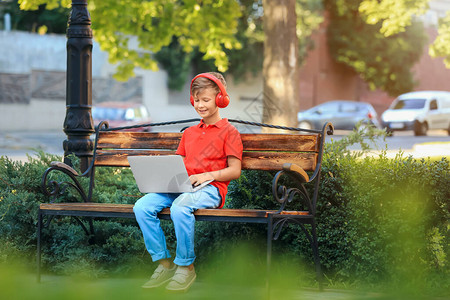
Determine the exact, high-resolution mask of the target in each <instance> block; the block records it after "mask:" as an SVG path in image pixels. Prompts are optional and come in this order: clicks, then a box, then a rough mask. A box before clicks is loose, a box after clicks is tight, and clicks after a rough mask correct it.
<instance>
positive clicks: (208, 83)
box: [191, 72, 227, 97]
mask: <svg viewBox="0 0 450 300" xmlns="http://www.w3.org/2000/svg"><path fill="white" fill-rule="evenodd" d="M208 74H211V75H212V76H214V77H216V78H217V79H218V80H219V81H220V82H221V83H222V85H223V87H224V88H225V89H226V88H227V83H226V81H225V78H224V77H223V75H222V74H220V73H218V72H208ZM207 88H211V89H214V90H215V91H216V95H217V94H218V93H220V89H219V87H218V86H217V84H216V83H215V82H214V81H212V80H210V79H208V78H205V77H199V78H197V79H195V80H194V82H193V83H192V87H191V95H192V96H194V97H196V96H197V94H198V93H200V92H201V91H203V90H204V89H207Z"/></svg>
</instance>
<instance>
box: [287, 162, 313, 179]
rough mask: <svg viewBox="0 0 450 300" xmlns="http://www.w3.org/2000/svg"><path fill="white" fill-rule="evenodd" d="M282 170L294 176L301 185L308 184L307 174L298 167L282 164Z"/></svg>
mask: <svg viewBox="0 0 450 300" xmlns="http://www.w3.org/2000/svg"><path fill="white" fill-rule="evenodd" d="M283 170H285V171H286V172H290V173H291V174H292V175H294V177H295V178H297V179H298V180H300V182H301V183H305V182H309V176H308V174H307V173H306V172H305V170H303V168H302V167H300V166H299V165H296V164H291V163H285V164H283Z"/></svg>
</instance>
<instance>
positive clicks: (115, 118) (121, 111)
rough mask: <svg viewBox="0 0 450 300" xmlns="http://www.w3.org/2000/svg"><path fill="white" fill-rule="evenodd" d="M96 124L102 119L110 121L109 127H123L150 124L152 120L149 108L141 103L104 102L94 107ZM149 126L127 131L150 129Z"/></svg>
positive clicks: (93, 112) (93, 115) (93, 114)
mask: <svg viewBox="0 0 450 300" xmlns="http://www.w3.org/2000/svg"><path fill="white" fill-rule="evenodd" d="M92 119H93V120H94V124H95V126H98V124H99V123H100V121H108V123H109V127H110V128H112V127H123V126H133V125H141V124H148V123H150V122H151V119H150V117H149V113H148V110H147V108H146V107H145V106H144V105H143V104H141V103H129V102H102V103H99V104H96V105H94V106H93V107H92ZM149 130H150V129H149V127H139V128H133V129H126V131H149Z"/></svg>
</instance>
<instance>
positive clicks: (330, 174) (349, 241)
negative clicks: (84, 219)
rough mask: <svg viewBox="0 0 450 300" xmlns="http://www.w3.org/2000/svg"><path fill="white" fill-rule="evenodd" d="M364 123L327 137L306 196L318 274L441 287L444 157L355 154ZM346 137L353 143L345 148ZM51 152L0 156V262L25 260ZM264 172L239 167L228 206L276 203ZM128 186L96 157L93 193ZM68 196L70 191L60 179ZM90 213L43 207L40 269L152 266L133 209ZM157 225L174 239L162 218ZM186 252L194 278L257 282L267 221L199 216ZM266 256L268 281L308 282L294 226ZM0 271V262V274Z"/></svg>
mask: <svg viewBox="0 0 450 300" xmlns="http://www.w3.org/2000/svg"><path fill="white" fill-rule="evenodd" d="M373 134H374V133H373V132H372V131H371V130H369V131H367V130H365V131H362V130H361V131H354V132H353V133H352V134H351V135H349V136H347V137H346V138H344V139H342V140H339V141H332V142H330V143H327V145H326V151H325V156H324V164H323V169H322V181H321V188H320V195H319V202H318V204H317V218H318V235H319V248H320V255H321V262H322V267H323V269H324V273H325V278H326V284H327V285H328V286H329V287H333V288H351V289H355V290H359V289H364V290H371V291H377V292H380V291H384V292H386V293H388V294H389V293H398V292H402V293H407V294H408V295H416V296H417V295H426V296H430V295H433V296H443V295H445V294H446V292H448V290H449V287H450V285H449V281H450V279H449V278H450V271H449V270H450V269H449V254H450V252H449V241H450V235H449V228H450V222H449V215H450V212H449V199H450V189H449V188H448V187H449V186H450V172H449V169H450V168H449V161H448V160H447V159H445V158H443V159H442V160H437V161H431V160H423V159H422V160H416V159H413V158H412V157H404V156H403V154H402V153H399V154H398V155H397V157H395V158H394V159H390V158H387V157H386V153H385V152H383V151H382V152H381V154H380V155H379V156H378V157H371V156H365V155H364V153H365V152H367V151H369V150H368V149H367V148H368V147H367V145H366V144H365V143H364V141H365V140H367V138H370V137H371V135H372V137H373ZM354 143H360V144H361V146H362V147H361V149H362V150H361V151H356V152H355V151H350V150H347V149H348V146H350V145H351V144H354ZM60 159H61V158H60V157H54V156H53V157H52V156H50V155H48V154H44V153H38V157H37V158H32V157H30V158H29V162H27V163H21V162H16V161H11V160H9V159H8V158H7V157H1V158H0V270H5V268H4V267H7V266H10V265H11V264H12V263H13V262H15V263H19V264H20V265H22V266H25V269H26V270H27V272H30V271H31V272H33V271H34V270H35V255H36V222H37V209H38V206H39V204H40V203H42V202H45V201H48V200H47V199H44V196H43V194H42V193H41V191H40V181H41V176H42V174H43V172H44V170H45V169H46V168H47V166H48V165H49V163H50V161H52V160H60ZM57 176H59V175H57ZM61 176H62V175H61ZM55 179H56V180H61V179H63V178H55ZM271 180H272V174H268V173H262V172H243V174H242V175H241V177H240V178H239V180H236V181H233V182H232V183H231V184H230V191H229V194H228V200H227V206H228V207H231V208H239V207H245V208H251V207H253V208H275V207H276V205H275V204H274V203H273V202H272V199H271ZM85 183H86V184H87V181H86V182H85ZM139 196H140V194H139V192H138V190H137V187H136V185H135V182H134V179H133V177H132V175H131V173H130V170H129V169H116V168H103V169H101V168H100V169H97V175H96V189H95V195H94V199H97V200H98V201H104V202H114V203H134V202H135V201H136V200H137V198H138V197H139ZM67 198H69V200H73V201H75V199H71V198H73V195H72V194H70V191H67V195H66V199H65V201H67ZM292 208H293V209H296V208H298V207H295V205H294V207H292ZM94 224H95V229H96V236H95V237H94V238H89V237H87V236H86V235H85V233H84V232H83V231H82V229H81V227H80V226H79V225H78V224H77V223H76V222H75V221H74V220H73V219H71V218H56V219H54V220H53V221H52V223H51V225H50V226H49V227H48V228H45V229H44V231H43V235H44V236H43V248H42V249H43V255H42V258H43V267H44V272H46V273H48V274H59V275H61V274H64V275H71V277H73V276H75V277H77V278H78V277H82V278H88V279H89V278H94V277H96V278H98V277H109V278H111V277H113V278H114V277H119V278H123V279H125V278H134V277H136V276H140V277H144V276H149V275H150V274H151V272H152V270H153V268H154V267H155V266H154V265H153V263H152V262H151V260H150V257H149V255H148V254H147V252H146V250H145V247H144V242H143V239H142V236H141V233H140V230H139V228H138V227H137V224H136V222H135V220H133V219H96V220H95V221H94ZM162 225H163V227H164V230H165V232H166V235H167V239H168V246H169V248H170V249H172V250H174V248H175V243H176V241H175V235H174V232H173V227H172V223H171V222H169V221H163V222H162ZM242 245H251V246H250V247H249V248H248V249H247V248H246V249H247V250H246V251H244V254H242V253H241V252H239V251H235V249H241V246H242ZM245 253H246V254H245ZM196 254H197V257H198V258H197V261H196V267H197V270H198V273H199V278H203V279H202V280H207V279H208V278H216V279H217V280H218V282H220V283H221V284H224V283H228V284H230V283H231V284H232V285H243V286H255V285H256V286H257V285H262V284H263V283H264V268H265V255H266V227H265V226H264V225H259V224H239V223H214V222H198V223H197V225H196ZM273 259H274V263H273V276H274V277H277V276H278V277H281V278H282V280H280V281H276V282H278V283H277V284H278V285H279V286H282V285H283V284H287V283H288V284H289V287H290V288H291V289H299V288H301V287H308V286H309V287H311V286H313V287H315V286H316V283H315V282H314V280H315V275H314V266H313V258H312V253H311V249H310V246H309V244H308V241H307V239H306V238H305V236H304V234H303V233H302V231H301V229H300V228H298V227H297V226H290V227H288V228H286V229H285V230H284V232H283V233H282V234H281V236H280V239H279V240H278V241H275V242H274V249H273ZM2 266H3V267H2ZM244 271H245V272H244ZM8 272H9V271H8ZM8 274H9V273H8ZM210 274H219V275H217V276H216V277H214V276H210ZM239 274H241V275H239ZM252 275H254V276H252ZM6 277H9V275H6V274H3V272H2V271H0V278H6ZM1 281H2V282H3V283H5V281H4V280H3V279H2V280H1ZM5 284H6V283H5ZM447 295H448V294H447Z"/></svg>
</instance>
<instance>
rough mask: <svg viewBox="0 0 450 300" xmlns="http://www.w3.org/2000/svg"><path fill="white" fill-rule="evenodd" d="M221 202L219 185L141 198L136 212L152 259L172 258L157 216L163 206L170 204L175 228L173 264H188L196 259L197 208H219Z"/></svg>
mask: <svg viewBox="0 0 450 300" xmlns="http://www.w3.org/2000/svg"><path fill="white" fill-rule="evenodd" d="M220 201H221V198H220V194H219V190H218V188H216V187H215V186H213V185H210V184H208V185H207V186H205V187H204V188H202V189H200V190H198V191H196V192H194V193H182V194H178V193H168V194H162V193H150V194H147V195H145V196H144V197H142V198H140V199H139V200H138V201H137V202H136V204H135V205H134V207H133V211H134V214H135V216H136V220H137V222H138V224H139V227H140V228H141V231H142V234H143V236H144V242H145V247H146V248H147V251H148V252H149V253H150V255H151V256H152V260H153V261H157V260H160V259H165V258H170V253H169V251H168V250H167V245H166V237H165V236H164V232H163V230H162V228H161V224H160V221H159V219H158V216H157V214H158V213H159V212H160V211H161V210H162V209H163V208H166V207H170V218H171V219H172V221H173V224H174V227H175V236H176V238H177V250H176V257H175V260H174V263H175V264H177V265H179V266H189V265H190V264H192V263H193V262H194V260H195V252H194V226H195V217H194V211H195V210H197V209H200V208H215V207H218V206H219V204H220Z"/></svg>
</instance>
